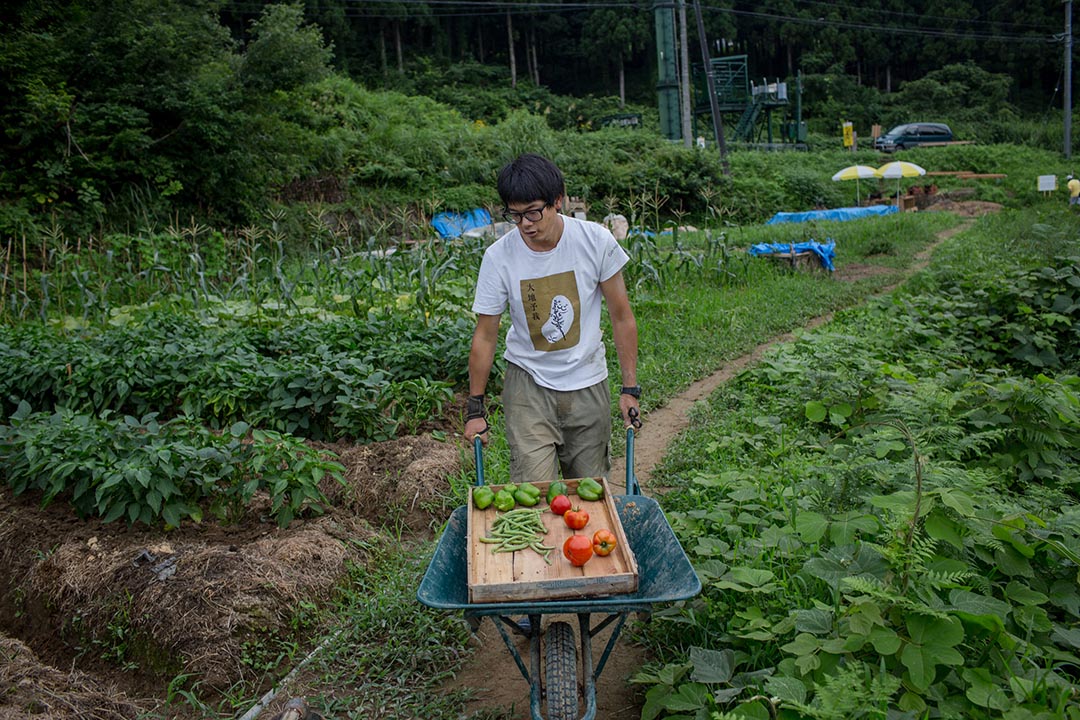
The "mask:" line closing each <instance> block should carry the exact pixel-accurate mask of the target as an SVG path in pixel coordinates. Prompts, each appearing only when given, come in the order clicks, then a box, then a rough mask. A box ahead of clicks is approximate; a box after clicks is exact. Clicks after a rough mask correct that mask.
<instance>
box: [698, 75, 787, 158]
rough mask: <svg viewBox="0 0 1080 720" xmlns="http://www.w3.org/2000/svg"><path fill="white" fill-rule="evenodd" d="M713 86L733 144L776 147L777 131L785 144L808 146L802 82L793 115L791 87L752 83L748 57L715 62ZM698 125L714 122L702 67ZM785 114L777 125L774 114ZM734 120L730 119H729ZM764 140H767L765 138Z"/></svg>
mask: <svg viewBox="0 0 1080 720" xmlns="http://www.w3.org/2000/svg"><path fill="white" fill-rule="evenodd" d="M710 64H711V65H712V71H713V83H714V87H715V88H716V99H717V109H718V111H719V112H720V113H721V115H723V116H725V117H724V127H725V128H733V129H732V130H731V141H732V142H738V143H748V144H760V143H767V144H768V145H775V144H776V142H775V140H774V136H773V133H774V129H775V130H776V131H777V132H778V134H779V136H780V138H779V139H780V141H781V142H782V143H791V144H799V143H805V142H806V123H805V122H803V120H802V117H801V115H802V104H801V95H802V87H801V86H802V78H801V76H800V77H799V78H798V80H797V81H796V87H795V92H794V100H795V102H794V114H793V113H792V109H791V105H792V103H791V102H790V98H789V93H788V86H787V83H783V82H779V81H777V82H768V81H766V80H762V82H761V83H760V84H758V83H754V82H752V81H751V80H750V73H749V69H748V64H747V56H746V55H732V56H730V57H721V58H713V59H712V60H711V61H710ZM694 70H695V72H694V98H695V102H694V122H695V134H702V135H704V134H705V133H699V132H698V130H697V128H696V126H697V123H699V122H702V120H701V117H702V116H705V119H704V122H711V120H710V119H709V116H710V114H711V112H712V109H711V104H710V102H709V95H708V91H707V90H706V87H707V84H706V82H705V80H706V78H705V73H704V72H702V66H701V65H698V66H696V67H695V68H694ZM775 112H780V113H781V122H780V124H779V125H777V124H776V123H774V122H773V113H775ZM729 116H730V117H729ZM762 136H764V137H762Z"/></svg>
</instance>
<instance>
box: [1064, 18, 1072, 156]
mask: <svg viewBox="0 0 1080 720" xmlns="http://www.w3.org/2000/svg"><path fill="white" fill-rule="evenodd" d="M1064 104H1065V159H1066V160H1070V159H1072V0H1065V100H1064Z"/></svg>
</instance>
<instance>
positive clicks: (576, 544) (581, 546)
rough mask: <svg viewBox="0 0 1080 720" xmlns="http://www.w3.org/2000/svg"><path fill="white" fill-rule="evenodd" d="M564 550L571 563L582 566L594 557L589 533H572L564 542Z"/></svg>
mask: <svg viewBox="0 0 1080 720" xmlns="http://www.w3.org/2000/svg"><path fill="white" fill-rule="evenodd" d="M562 552H563V555H565V556H566V559H567V560H569V561H570V564H571V565H574V566H575V567H581V566H582V565H584V564H585V563H587V562H589V559H590V558H591V557H592V541H591V540H589V536H588V535H571V536H570V537H568V538H566V542H564V543H563V546H562Z"/></svg>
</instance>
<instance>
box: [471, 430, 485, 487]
mask: <svg viewBox="0 0 1080 720" xmlns="http://www.w3.org/2000/svg"><path fill="white" fill-rule="evenodd" d="M473 460H474V461H475V462H476V485H477V487H479V486H481V485H483V484H484V443H483V442H481V440H480V436H479V435H478V436H476V437H474V438H473Z"/></svg>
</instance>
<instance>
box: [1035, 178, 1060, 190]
mask: <svg viewBox="0 0 1080 720" xmlns="http://www.w3.org/2000/svg"><path fill="white" fill-rule="evenodd" d="M1053 190H1057V175H1040V176H1039V192H1051V191H1053Z"/></svg>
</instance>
